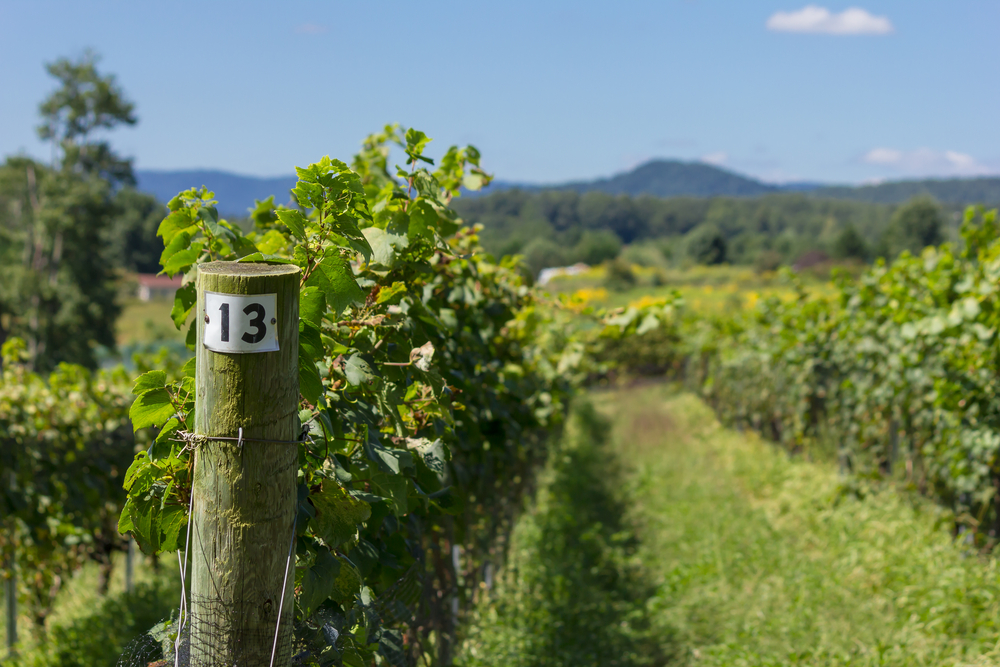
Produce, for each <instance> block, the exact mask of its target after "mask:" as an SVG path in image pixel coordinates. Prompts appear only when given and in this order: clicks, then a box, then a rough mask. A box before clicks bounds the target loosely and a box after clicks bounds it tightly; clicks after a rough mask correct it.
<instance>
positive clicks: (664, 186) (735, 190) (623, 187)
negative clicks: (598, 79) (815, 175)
mask: <svg viewBox="0 0 1000 667" xmlns="http://www.w3.org/2000/svg"><path fill="white" fill-rule="evenodd" d="M800 185H802V186H803V187H802V188H796V189H807V188H809V187H811V186H812V185H813V184H811V183H803V184H800ZM513 189H518V190H524V191H526V192H538V191H540V190H572V191H574V192H581V193H583V192H605V193H607V194H612V195H630V196H633V197H636V196H640V195H648V196H651V197H682V196H687V197H720V196H721V197H756V196H758V195H763V194H768V193H771V192H780V191H781V190H782V188H780V187H778V186H775V185H768V184H766V183H762V182H761V181H758V180H756V179H753V178H749V177H747V176H743V175H741V174H737V173H735V172H732V171H728V170H726V169H720V168H719V167H715V166H712V165H710V164H705V163H704V162H683V161H681V160H653V161H651V162H646V163H645V164H642V165H639V166H638V167H636V168H635V169H633V170H631V171H627V172H625V173H623V174H617V175H615V176H611V177H609V178H599V179H597V180H594V181H572V182H570V183H559V184H554V185H535V184H530V183H515V182H512V181H493V183H491V184H490V185H489V187H487V188H486V189H485V190H483V191H480V192H466V193H463V194H464V195H465V196H467V197H468V196H471V197H480V196H483V195H488V194H492V193H494V192H499V191H500V190H513Z"/></svg>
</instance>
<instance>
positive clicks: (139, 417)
mask: <svg viewBox="0 0 1000 667" xmlns="http://www.w3.org/2000/svg"><path fill="white" fill-rule="evenodd" d="M175 412H176V410H175V409H174V406H173V404H172V403H171V402H170V394H169V393H167V390H166V389H149V390H147V391H144V392H143V393H142V394H140V395H139V396H138V397H137V398H136V399H135V401H133V403H132V407H131V408H129V411H128V417H129V419H131V420H132V430H133V431H138V430H139V429H141V428H146V427H148V426H160V425H162V424H165V423H166V422H167V420H168V419H170V418H171V417H173V416H174V413H175Z"/></svg>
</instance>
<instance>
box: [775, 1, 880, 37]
mask: <svg viewBox="0 0 1000 667" xmlns="http://www.w3.org/2000/svg"><path fill="white" fill-rule="evenodd" d="M767 28H768V30H775V31H778V32H811V33H824V34H827V35H885V34H888V33H890V32H892V31H893V27H892V23H891V22H890V21H889V19H888V18H887V17H885V16H872V15H871V14H869V13H868V12H867V11H865V10H864V9H861V8H860V7H850V8H849V9H845V10H844V11H842V12H840V13H839V14H834V13H833V12H831V11H830V10H829V9H827V8H826V7H819V6H818V5H807V6H805V7H803V8H802V9H799V10H797V11H794V12H775V13H774V14H773V15H772V16H771V18H769V19H768V20H767Z"/></svg>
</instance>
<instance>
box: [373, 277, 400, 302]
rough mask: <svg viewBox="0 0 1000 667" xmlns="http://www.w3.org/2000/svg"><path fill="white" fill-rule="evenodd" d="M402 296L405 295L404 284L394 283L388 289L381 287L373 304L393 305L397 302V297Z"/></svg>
mask: <svg viewBox="0 0 1000 667" xmlns="http://www.w3.org/2000/svg"><path fill="white" fill-rule="evenodd" d="M403 294H406V283H403V282H394V283H393V284H391V285H389V286H388V287H383V288H382V289H380V290H379V292H378V297H377V298H376V299H375V303H378V304H383V303H395V302H396V301H397V300H398V299H397V297H399V296H401V295H403Z"/></svg>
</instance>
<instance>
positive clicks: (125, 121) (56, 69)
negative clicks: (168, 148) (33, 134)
mask: <svg viewBox="0 0 1000 667" xmlns="http://www.w3.org/2000/svg"><path fill="white" fill-rule="evenodd" d="M98 61H99V58H98V57H97V55H96V54H94V53H92V52H89V51H88V52H87V53H86V54H84V56H83V57H82V58H81V59H80V60H79V61H76V62H74V61H71V60H69V59H67V58H60V59H59V60H57V61H55V62H54V63H49V64H48V65H46V66H45V69H46V70H47V71H48V73H49V74H51V75H52V76H53V77H55V78H56V79H57V80H58V81H59V82H60V84H62V85H61V86H60V87H59V88H58V89H57V90H55V91H53V92H52V94H51V95H49V96H48V97H47V98H46V99H45V101H43V102H42V104H41V105H40V106H39V112H40V113H41V116H42V124H41V125H39V126H38V136H40V137H41V138H42V139H44V140H46V141H51V142H52V143H53V147H54V148H55V149H57V151H58V152H59V154H60V155H59V157H58V160H59V162H60V163H61V164H60V166H61V167H62V168H63V169H64V170H72V171H76V172H78V173H81V174H86V175H92V176H97V177H99V178H102V179H104V180H106V181H108V182H109V183H111V184H112V185H121V184H125V185H135V175H134V174H133V173H132V160H131V159H130V158H122V157H120V156H118V155H117V154H116V153H115V152H114V151H113V150H112V149H111V146H110V145H109V144H108V142H107V141H104V140H99V139H97V138H95V135H94V133H95V132H98V131H100V130H113V129H114V128H116V127H118V126H120V125H135V124H136V123H137V122H138V121H139V119H138V118H137V117H136V115H135V104H133V103H132V102H130V101H128V100H127V99H126V98H125V93H124V91H122V89H121V88H120V87H119V86H118V84H117V83H116V82H115V77H114V75H110V74H109V75H104V76H102V75H101V74H100V73H99V72H98V71H97V63H98Z"/></svg>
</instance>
